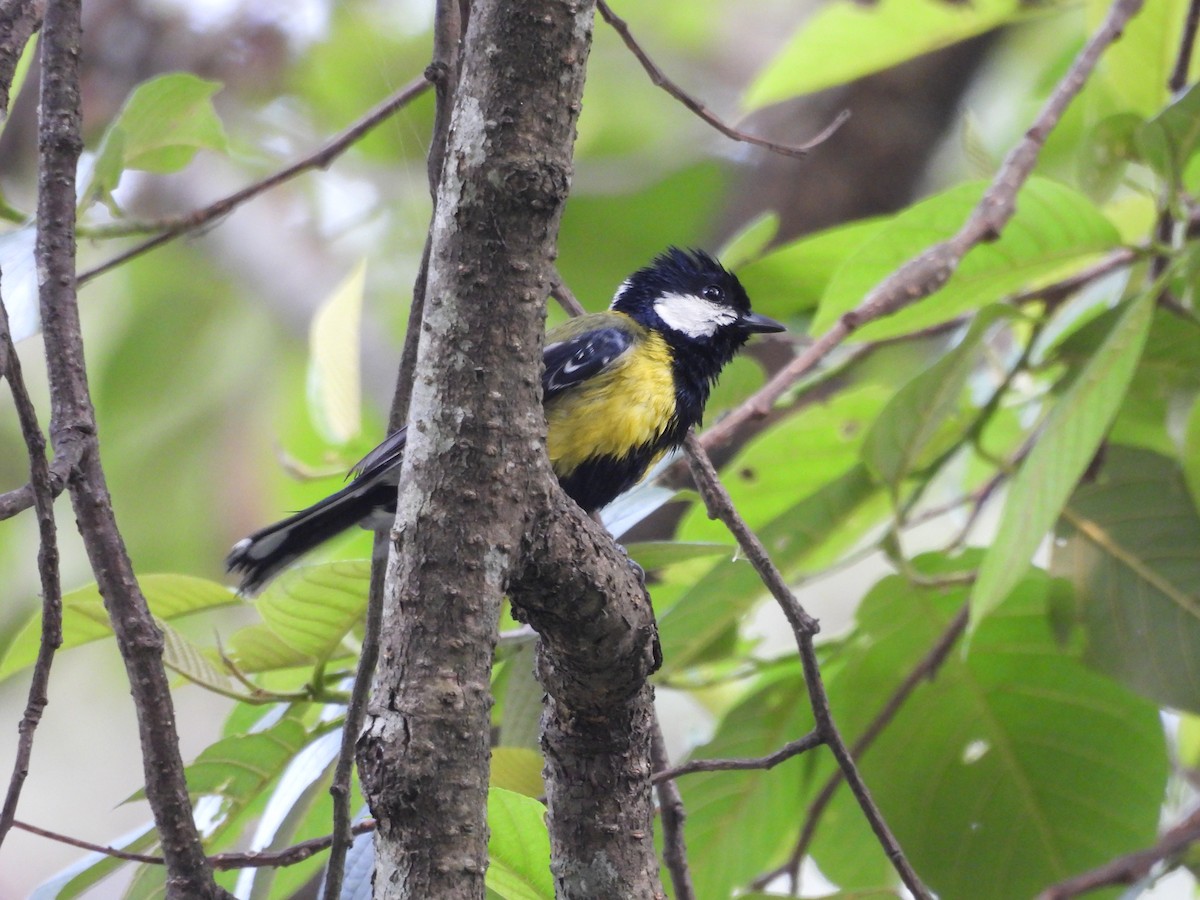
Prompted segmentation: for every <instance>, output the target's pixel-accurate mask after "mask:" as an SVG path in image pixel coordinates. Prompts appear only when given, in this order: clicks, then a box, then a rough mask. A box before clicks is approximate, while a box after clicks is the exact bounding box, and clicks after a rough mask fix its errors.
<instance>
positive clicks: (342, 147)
mask: <svg viewBox="0 0 1200 900" xmlns="http://www.w3.org/2000/svg"><path fill="white" fill-rule="evenodd" d="M429 86H430V85H429V81H428V80H427V79H426V77H425V76H424V75H422V76H421V77H420V78H417V79H414V80H413V81H410V82H409V83H408V84H407V85H405V86H404V87H402V88H401V89H400V90H398V91H397V92H396V93H395V94H393V95H392V96H391V97H389V98H387V99H386V100H384V101H383V102H382V103H380V104H379V105H377V106H376V107H375V108H374V109H372V110H370V111H368V112H367V113H366V114H365V115H363V116H362V117H361V118H359V119H358V120H357V121H356V122H354V123H353V124H351V125H350V126H349V127H347V128H346V129H345V130H343V131H341V132H340V133H338V134H336V135H334V136H333V137H332V138H330V139H329V140H328V141H326V142H325V143H324V144H323V145H322V146H321V147H320V149H318V150H316V151H315V152H313V153H310V154H309V155H308V156H305V157H304V158H302V159H299V160H297V161H296V162H294V163H292V164H291V165H290V166H287V167H286V168H283V169H280V170H279V171H278V172H275V173H273V174H271V175H268V176H267V177H266V178H263V179H261V180H260V181H256V182H254V183H253V184H250V185H247V186H246V187H244V188H242V189H240V190H237V191H234V192H233V193H232V194H230V195H228V196H227V197H222V198H221V199H220V200H217V201H216V202H215V203H210V204H209V205H208V206H205V207H204V208H202V209H197V210H194V211H192V212H190V213H187V214H186V215H183V216H178V217H174V218H170V219H161V220H159V221H157V222H155V223H150V224H151V227H154V228H159V229H161V233H160V234H157V235H155V236H154V237H152V238H150V239H149V240H146V241H143V242H142V243H140V244H138V245H137V246H135V247H131V248H130V249H128V250H126V251H125V252H124V253H119V254H117V255H116V256H114V257H112V258H111V259H108V260H106V261H104V262H102V263H100V264H99V265H97V266H94V267H92V268H91V269H87V270H86V271H83V272H81V273H79V278H78V283H79V284H81V285H82V284H86V283H87V282H89V281H91V280H92V279H93V278H95V277H96V276H98V275H103V274H104V273H105V272H108V271H109V270H111V269H115V268H116V267H117V266H119V265H121V264H122V263H125V262H128V261H129V260H131V259H133V258H134V257H137V256H141V255H142V254H143V253H146V252H148V251H150V250H153V249H154V248H156V247H160V246H162V245H163V244H165V243H167V242H169V241H172V240H174V239H175V238H177V237H179V236H180V235H181V234H186V233H187V232H189V231H195V230H196V229H198V228H202V227H204V226H205V225H208V224H209V223H210V222H212V221H213V220H215V219H219V218H221V217H222V216H225V215H228V214H229V213H230V212H232V211H233V210H235V209H236V208H237V207H239V206H241V205H242V204H243V203H245V202H246V201H247V200H250V199H252V198H254V197H257V196H258V195H259V194H261V193H264V192H265V191H268V190H270V189H271V188H273V187H277V186H278V185H280V184H283V183H284V182H285V181H289V180H291V179H292V178H295V177H296V176H297V175H301V174H303V173H304V172H308V171H311V170H313V169H326V168H328V167H329V165H330V164H331V163H332V162H333V161H334V160H335V159H337V158H338V157H339V156H341V155H342V154H343V153H345V152H346V150H348V149H349V148H350V147H352V146H353V145H354V144H355V143H356V142H357V141H359V140H360V139H361V138H362V137H363V136H365V135H366V134H367V133H368V132H370V131H371V130H372V129H374V128H375V127H376V126H378V125H379V124H381V123H382V122H384V121H386V120H387V119H388V118H389V117H390V116H392V115H393V114H394V113H395V112H396V111H397V110H399V109H401V108H403V107H404V106H407V105H408V104H409V103H410V102H412V101H413V100H415V99H416V98H417V97H419V96H421V94H423V93H425V91H427V90H428V89H429ZM146 227H147V223H138V224H137V230H138V231H144V230H145V229H146ZM127 231H128V228H127V227H124V226H120V225H118V226H115V227H111V228H107V229H104V230H103V231H102V233H103V234H105V235H107V236H115V235H119V234H122V233H126V232H127ZM97 233H100V232H97Z"/></svg>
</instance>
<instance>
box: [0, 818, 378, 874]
mask: <svg viewBox="0 0 1200 900" xmlns="http://www.w3.org/2000/svg"><path fill="white" fill-rule="evenodd" d="M13 825H14V827H16V828H19V829H20V830H21V831H27V832H29V833H30V834H36V835H37V836H38V837H44V838H47V839H49V840H52V841H57V842H58V843H60V844H67V845H69V846H71V847H78V848H79V849H80V850H87V851H89V852H90V853H101V854H103V855H104V856H111V857H112V858H113V859H121V860H124V861H125V862H135V863H144V864H146V865H150V866H161V865H163V864H164V860H163V858H162V857H161V856H153V855H151V854H147V853H131V852H129V851H128V850H120V849H118V848H116V847H110V846H107V845H105V844H93V843H92V842H91V841H85V840H81V839H80V838H76V837H71V836H70V835H67V834H60V833H59V832H57V831H50V830H49V829H47V828H39V827H38V826H37V825H30V824H29V823H28V822H22V821H20V820H19V819H18V820H17V821H15V822H14V823H13ZM374 830H375V820H374V819H363V820H362V821H360V822H356V823H355V824H354V825H353V826H352V827H351V829H350V831H351V834H352V835H354V836H355V837H357V836H358V835H360V834H367V833H369V832H372V831H374ZM332 843H333V835H331V834H328V835H325V836H324V837H318V838H311V839H310V840H307V841H301V842H300V843H298V844H293V845H292V846H290V847H285V848H283V849H282V850H247V851H244V852H240V853H217V854H215V855H213V856H210V857H209V862H210V863H212V867H213V868H214V869H219V870H223V871H224V870H229V869H264V868H268V867H270V868H283V867H285V866H294V865H296V863H301V862H304V860H306V859H308V858H309V857H310V856H315V855H316V854H318V853H320V852H321V851H322V850H325V849H326V848H328V847H329V846H330V844H332Z"/></svg>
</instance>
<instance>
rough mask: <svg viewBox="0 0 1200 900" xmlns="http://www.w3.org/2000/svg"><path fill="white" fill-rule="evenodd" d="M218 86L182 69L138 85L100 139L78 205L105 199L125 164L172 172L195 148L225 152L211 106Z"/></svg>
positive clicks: (221, 130)
mask: <svg viewBox="0 0 1200 900" xmlns="http://www.w3.org/2000/svg"><path fill="white" fill-rule="evenodd" d="M220 89H221V85H220V84H219V83H218V82H215V81H205V80H204V79H203V78H197V77H196V76H195V75H191V74H188V73H186V72H174V73H171V74H167V75H160V76H158V77H157V78H153V79H151V80H150V81H146V82H143V83H142V84H140V85H138V86H137V88H136V89H135V90H134V92H133V93H132V94H131V95H130V96H129V99H127V100H126V101H125V105H124V106H123V107H122V108H121V111H120V113H118V115H117V118H116V120H115V121H113V123H112V124H111V125H109V127H108V130H107V131H106V132H105V134H104V137H103V138H102V139H101V141H100V149H99V150H98V151H97V154H96V165H95V169H94V171H93V173H92V181H91V183H90V184H89V185H88V189H87V191H86V192H85V193H84V202H83V203H82V204H81V205H84V206H86V205H87V204H88V203H90V202H91V201H92V200H94V199H104V200H105V201H106V202H107V201H108V198H109V197H110V195H111V193H112V191H113V190H114V189H115V188H116V186H117V183H118V182H119V181H120V180H121V173H122V172H124V171H125V170H126V169H141V170H143V171H147V172H158V173H168V172H177V171H179V170H180V169H182V168H184V167H185V166H186V165H187V164H188V163H190V162H191V161H192V157H193V156H195V155H196V151H198V150H202V149H203V150H216V151H218V152H221V153H224V152H226V150H227V149H228V140H227V138H226V137H225V129H224V127H223V126H222V125H221V120H220V119H219V118H218V117H217V113H216V110H215V109H213V105H212V98H213V95H214V94H216V93H217V91H219V90H220Z"/></svg>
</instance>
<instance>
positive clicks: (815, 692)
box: [684, 434, 932, 900]
mask: <svg viewBox="0 0 1200 900" xmlns="http://www.w3.org/2000/svg"><path fill="white" fill-rule="evenodd" d="M684 449H685V450H686V451H687V454H688V460H689V462H690V463H691V466H692V475H693V477H694V478H695V479H696V486H697V487H698V488H699V489H700V495H701V496H702V497H703V498H704V502H705V505H706V506H707V507H708V512H709V515H710V516H712V517H713V518H716V519H720V520H721V521H722V522H723V523H724V524H725V527H726V528H728V529H729V530H730V532H731V533H732V534H733V535H734V537H735V538H737V542H738V545H739V546H740V547H741V549H742V553H743V554H745V556H746V557H747V558H748V559H749V560H750V563H751V565H753V566H754V569H755V571H756V572H758V576H759V578H760V579H762V582H763V584H764V585H766V587H767V589H768V590H769V591H770V592H771V594H772V596H774V597H775V600H776V602H778V603H779V605H780V608H781V609H782V610H783V614H784V616H785V617H786V618H787V620H788V623H789V624H790V625H791V627H792V632H793V634H794V636H795V639H796V645H797V648H798V650H799V653H800V662H801V665H802V666H803V667H804V681H805V685H806V686H807V688H808V696H809V701H810V704H811V706H812V711H813V718H814V720H815V721H816V726H817V727H816V733H817V734H818V735H820V737H821V740H822V741H823V742H824V743H825V744H826V745H827V746H828V747H829V749H830V751H831V752H832V753H833V755H834V758H835V759H836V760H837V763H838V767H839V768H840V769H841V770H842V772H843V774H844V775H845V778H846V783H847V784H849V785H850V790H851V791H853V793H854V796H855V799H857V800H858V804H859V807H860V808H861V809H862V811H863V815H864V816H865V817H866V819H867V822H868V823H869V824H870V826H871V830H872V831H874V832H875V837H876V839H877V840H878V841H879V843H880V846H882V847H883V850H884V852H885V853H886V854H887V857H888V859H890V860H891V862H892V865H893V866H894V867H895V869H896V873H897V874H898V875H899V876H900V880H901V881H903V882H904V885H905V886H906V887H907V888H908V889H909V890H910V891H911V892H912V894H913V896H914V897H918V898H926V900H927V898H931V897H932V894H930V893H929V890H928V889H927V888H926V887H925V885H924V884H922V883H921V879H920V878H919V877H918V876H917V873H916V872H915V871H914V870H913V868H912V866H911V865H910V864H909V862H908V859H907V858H906V857H905V856H904V851H903V850H902V849H901V848H900V844H899V843H898V842H897V840H896V838H895V835H893V834H892V832H891V829H890V828H888V826H887V823H886V822H885V821H884V819H883V814H882V813H880V811H879V807H878V806H876V804H875V801H874V800H873V799H872V798H871V792H870V791H869V790H868V788H867V786H866V784H865V783H864V782H863V780H862V776H861V775H860V774H859V772H858V769H857V768H856V767H855V765H854V758H853V757H852V755H851V753H850V750H849V749H848V748H847V747H846V743H845V741H844V740H843V739H842V736H841V734H840V733H839V732H838V729H837V725H836V724H835V723H834V721H833V715H832V713H831V712H830V709H829V695H828V694H827V693H826V692H825V686H824V684H823V683H822V680H821V668H820V664H819V662H818V661H817V652H816V648H815V646H814V645H813V636H814V635H815V634H816V633H817V629H818V626H817V621H816V620H815V619H814V618H812V616H810V615H809V614H808V613H807V612H806V611H805V610H804V608H803V607H802V606H801V605H800V603H799V601H797V600H796V597H795V595H794V594H793V593H792V592H791V590H790V588H789V587H788V585H787V582H786V581H785V580H784V578H783V574H782V573H781V572H780V571H779V569H778V568H776V566H775V564H774V563H773V562H772V561H771V558H770V556H769V555H768V554H767V551H766V548H765V547H763V544H762V542H761V541H760V540H759V539H758V536H757V535H755V534H754V532H752V531H751V530H750V528H749V527H748V526H747V525H746V523H745V522H744V521H743V520H742V518H741V517H740V516H739V515H738V513H737V511H736V510H735V509H734V507H733V502H732V501H731V500H730V497H729V493H728V492H727V491H726V490H725V486H724V485H723V484H721V481H720V478H719V477H718V476H717V470H716V469H715V468H714V467H713V464H712V460H710V459H709V458H708V454H706V453H705V452H704V448H703V447H701V446H700V442H699V441H698V440H697V439H696V436H695V435H694V434H692V435H689V436H688V439H687V442H686V443H685V444H684Z"/></svg>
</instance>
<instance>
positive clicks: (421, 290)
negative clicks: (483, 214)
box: [325, 0, 463, 897]
mask: <svg viewBox="0 0 1200 900" xmlns="http://www.w3.org/2000/svg"><path fill="white" fill-rule="evenodd" d="M461 12H462V9H461V7H460V6H459V3H458V0H438V2H437V4H436V8H435V21H434V47H433V59H432V61H431V62H430V64H429V66H428V68H426V70H425V80H426V82H427V84H432V85H433V87H434V88H435V93H436V107H435V112H434V125H433V135H432V138H431V140H430V145H429V158H428V160H427V161H426V174H427V177H428V181H429V193H430V197H431V198H432V203H433V207H434V209H433V212H436V208H437V202H438V199H437V198H438V183H439V182H440V181H441V176H442V166H443V163H444V160H445V154H446V142H447V136H448V134H449V131H450V110H451V106H452V104H453V99H454V93H455V91H456V90H457V88H458V74H459V69H460V66H461V60H460V52H459V51H460V50H461V44H462V29H463V22H462V17H461ZM433 212H431V215H430V222H431V223H432V222H433ZM431 233H432V225H431V228H430V232H429V233H427V234H426V236H425V248H424V250H423V251H422V254H421V265H420V267H419V269H418V271H417V278H416V281H415V282H414V285H413V300H412V304H411V306H410V307H409V314H408V328H407V330H406V332H405V339H404V351H403V353H402V354H401V359H400V366H399V369H398V371H397V379H396V390H395V392H394V394H393V398H392V410H391V414H390V416H389V422H388V424H389V429H388V430H389V431H395V430H396V429H398V428H399V427H400V426H401V425H402V424H403V423H404V420H405V419H406V418H407V417H408V406H409V401H410V398H411V394H412V381H413V372H414V371H415V370H416V364H417V343H418V338H419V336H420V324H421V320H422V318H423V317H424V312H425V293H426V290H425V288H426V279H427V278H428V273H429V253H430V247H431ZM389 544H390V541H389V539H388V536H387V534H386V533H385V532H382V531H379V532H376V534H375V539H374V542H373V543H372V546H371V584H370V589H369V592H368V594H367V616H366V624H365V626H364V633H363V644H362V652H361V653H360V654H359V658H358V668H357V670H356V672H355V674H354V685H353V687H352V688H351V692H350V703H349V704H348V705H347V707H346V722H345V725H344V726H343V731H342V745H341V748H340V749H339V751H338V761H337V766H336V767H335V769H334V775H333V780H332V782H331V783H330V785H329V793H330V794H331V795H332V796H333V844H332V846H331V847H330V852H329V863H328V865H327V866H326V869H325V896H326V897H337V896H340V894H341V885H342V880H343V878H344V875H345V867H346V854H347V853H348V852H349V850H350V845H351V844H352V843H353V837H352V836H351V830H350V818H351V816H350V781H351V776H352V775H353V770H354V756H355V751H356V749H357V747H358V737H359V734H360V732H361V731H362V728H363V723H364V722H365V720H366V715H367V704H368V703H369V701H370V695H371V682H372V680H373V679H374V677H375V667H376V665H377V664H378V662H379V643H380V632H381V628H382V624H383V587H384V575H385V573H386V566H387V557H388V546H389Z"/></svg>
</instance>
